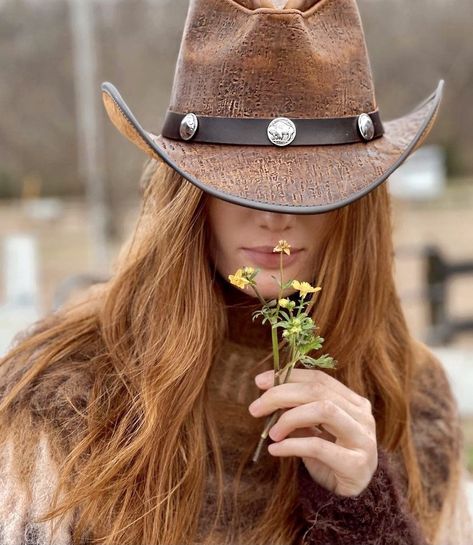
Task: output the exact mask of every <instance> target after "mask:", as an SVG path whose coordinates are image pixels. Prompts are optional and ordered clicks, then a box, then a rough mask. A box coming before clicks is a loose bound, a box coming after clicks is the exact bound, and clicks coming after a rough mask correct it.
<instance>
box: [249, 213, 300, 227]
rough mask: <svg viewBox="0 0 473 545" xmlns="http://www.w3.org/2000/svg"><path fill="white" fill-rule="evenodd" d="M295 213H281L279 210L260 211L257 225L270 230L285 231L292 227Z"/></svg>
mask: <svg viewBox="0 0 473 545" xmlns="http://www.w3.org/2000/svg"><path fill="white" fill-rule="evenodd" d="M294 216H295V214H282V213H279V212H270V211H267V210H264V211H260V212H259V215H258V225H259V227H262V228H263V229H269V230H270V231H285V230H286V229H289V228H291V227H292V225H293V224H294V221H295V217H294Z"/></svg>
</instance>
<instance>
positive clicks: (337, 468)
mask: <svg viewBox="0 0 473 545" xmlns="http://www.w3.org/2000/svg"><path fill="white" fill-rule="evenodd" d="M268 450H269V452H270V454H273V455H277V456H284V457H286V456H299V457H301V458H316V459H317V460H319V461H320V462H322V463H323V464H325V465H326V466H327V467H329V468H330V469H332V470H333V471H334V472H335V473H337V475H350V474H352V473H353V469H354V467H355V466H357V465H358V464H361V463H362V461H364V457H363V455H361V454H360V453H358V452H357V451H354V450H350V449H347V448H345V447H342V446H341V445H337V444H336V443H331V442H330V441H325V439H321V438H320V437H290V438H288V439H284V441H281V442H279V443H272V444H271V445H269V446H268Z"/></svg>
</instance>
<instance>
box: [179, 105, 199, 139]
mask: <svg viewBox="0 0 473 545" xmlns="http://www.w3.org/2000/svg"><path fill="white" fill-rule="evenodd" d="M198 126H199V121H198V120H197V116H196V115H195V114H194V113H192V112H191V113H188V114H186V116H185V117H183V118H182V121H181V125H180V127H179V134H180V135H181V138H182V139H183V140H190V139H191V138H192V137H193V136H194V134H195V133H196V131H197V128H198Z"/></svg>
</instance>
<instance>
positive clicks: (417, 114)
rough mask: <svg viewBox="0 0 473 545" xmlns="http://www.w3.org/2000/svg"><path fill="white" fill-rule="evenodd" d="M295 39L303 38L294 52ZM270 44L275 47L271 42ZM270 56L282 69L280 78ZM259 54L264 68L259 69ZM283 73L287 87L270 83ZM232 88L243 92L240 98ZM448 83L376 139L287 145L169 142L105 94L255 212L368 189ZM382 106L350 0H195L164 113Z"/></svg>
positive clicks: (112, 93) (221, 192)
mask: <svg viewBox="0 0 473 545" xmlns="http://www.w3.org/2000/svg"><path fill="white" fill-rule="evenodd" d="M295 31H297V32H295ZM294 35H296V36H297V39H298V40H299V43H298V46H297V47H296V48H293V49H292V51H289V49H290V47H289V46H290V44H293V43H294ZM299 36H300V37H299ZM257 38H258V39H257ZM275 39H278V40H279V42H278V45H277V47H276V46H274V45H271V46H268V45H267V44H268V43H272V42H271V40H275ZM264 40H266V42H264ZM268 40H269V41H268ZM248 44H251V47H250V46H249V45H248ZM296 45H297V44H296ZM293 47H294V46H293ZM222 48H223V49H222ZM248 48H250V49H248ZM343 48H345V49H344V50H342V51H341V49H343ZM210 49H212V51H210ZM248 51H250V52H251V54H250V53H248ZM245 52H246V57H245V56H244V55H243V53H245ZM211 53H212V54H211ZM272 54H274V55H275V61H274V62H277V66H278V70H277V71H275V72H274V73H273V70H275V69H273V64H274V63H272V61H271V55H272ZM262 56H263V57H264V59H265V62H267V63H269V64H270V66H269V67H267V66H266V65H262V64H261V65H260V64H258V61H259V60H260V59H261V58H263V57H262ZM332 57H333V58H332ZM231 63H233V64H232V65H231V66H230V64H231ZM306 64H309V65H310V64H312V65H313V66H308V67H307V66H306ZM255 66H256V67H258V70H260V73H259V74H258V73H257V72H256V68H255ZM281 67H282V68H281ZM317 70H318V73H317ZM245 71H246V72H245ZM237 73H238V75H235V74H237ZM276 75H278V77H279V78H280V80H281V88H278V87H276V88H275V87H274V79H275V76H276ZM322 76H324V77H325V79H324V80H322V79H321V78H322ZM291 78H293V79H291ZM327 79H328V82H327V81H326V80H327ZM236 80H238V82H237V83H235V81H236ZM242 82H243V83H242ZM269 82H272V83H273V86H272V87H271V85H270V83H269ZM243 84H245V85H246V87H242V85H243ZM232 85H237V86H238V88H239V89H240V88H241V89H243V90H242V91H241V93H240V94H239V95H238V98H235V97H236V95H235V89H234V87H232ZM443 86H444V82H443V80H440V81H439V82H438V84H437V87H436V89H435V90H434V91H433V92H432V93H431V94H430V95H429V96H428V97H427V98H425V99H424V100H422V101H421V102H420V103H419V104H418V105H417V106H416V107H415V108H413V109H412V110H411V111H410V112H408V113H407V114H405V115H403V116H402V117H399V118H396V119H392V120H390V121H384V120H383V122H382V124H383V129H384V132H383V134H382V135H381V136H379V137H376V138H373V139H372V140H369V141H359V142H351V143H346V144H344V143H338V144H323V145H292V144H290V145H285V146H276V145H247V144H225V143H205V142H197V141H192V140H189V141H186V140H182V139H179V138H169V137H167V136H164V135H163V134H162V133H159V131H157V133H156V131H155V132H152V131H149V130H145V129H144V128H143V126H142V125H141V124H140V123H139V122H138V120H137V119H136V117H135V116H134V115H133V113H132V111H131V109H130V108H129V106H128V105H127V104H126V102H125V100H124V99H123V98H122V96H121V95H120V93H119V91H118V90H117V88H116V87H115V86H114V85H112V84H111V83H110V82H104V83H102V86H101V89H102V99H103V102H104V105H105V108H106V111H107V113H108V115H109V117H110V119H111V121H112V122H113V124H114V125H115V126H116V127H117V129H118V130H119V131H120V132H121V133H122V134H123V135H124V136H126V137H127V138H128V139H129V140H130V141H132V142H133V143H134V144H135V145H137V146H138V147H139V148H141V149H142V150H143V151H144V152H145V153H147V154H148V155H149V156H151V157H154V158H156V159H159V160H163V161H165V162H166V163H167V164H168V165H169V166H171V167H172V168H173V169H175V170H176V171H177V172H178V173H179V174H181V175H182V176H183V177H184V178H185V179H187V180H188V181H189V182H191V183H193V184H195V185H196V186H197V187H199V188H200V189H201V190H203V191H205V192H208V193H209V194H211V195H213V196H215V197H218V198H221V199H223V200H226V201H229V202H232V203H234V204H238V205H243V206H248V207H252V208H256V209H260V210H270V211H274V212H285V213H294V214H317V213H322V212H328V211H330V210H333V209H336V208H339V207H342V206H345V205H347V204H349V203H351V202H354V201H356V200H357V199H359V198H361V197H363V196H364V195H366V194H367V193H368V192H370V191H371V190H373V189H374V188H375V187H377V186H378V185H379V184H380V183H382V182H383V181H385V180H386V179H387V178H388V176H389V175H390V174H391V173H392V172H393V171H394V170H396V169H397V168H398V167H399V166H400V165H401V164H402V163H403V162H404V161H405V160H406V158H407V157H408V156H409V155H410V154H412V153H413V152H414V151H415V150H416V149H417V148H418V147H419V146H420V145H421V144H422V143H423V142H424V140H425V139H426V137H427V136H428V134H429V132H430V131H431V129H432V126H433V123H434V121H435V119H436V116H437V114H438V110H439V105H440V102H441V98H442V94H443ZM245 89H246V90H245ZM255 90H258V92H259V95H258V97H257V99H255V96H254V94H255ZM291 94H292V96H291ZM232 101H233V103H232V105H231V106H229V104H230V103H231V102H232ZM376 109H377V106H376V99H375V97H374V88H373V84H372V74H371V69H370V64H369V60H368V56H367V52H366V44H365V40H364V34H363V30H362V27H361V22H360V20H359V13H358V10H357V6H356V2H355V0H318V1H317V2H316V3H315V4H314V6H312V7H311V8H310V9H309V10H306V11H305V12H301V11H299V10H294V9H287V10H276V9H269V8H260V9H258V10H249V9H247V8H244V7H242V6H241V5H240V4H238V3H237V2H236V1H235V0H190V8H189V13H188V17H187V20H186V25H185V29H184V34H183V40H182V43H181V48H180V53H179V58H178V62H177V67H176V72H175V79H174V83H173V91H172V97H171V104H170V108H169V110H168V111H171V112H180V113H182V114H185V113H188V112H193V113H195V114H196V115H197V116H199V115H202V116H214V117H226V118H233V117H243V118H248V117H253V118H264V119H267V118H271V117H275V116H276V115H278V116H285V117H287V118H290V119H292V120H293V121H294V122H296V123H297V119H299V118H310V119H314V118H317V119H318V118H321V117H327V118H337V119H340V118H343V117H348V116H354V115H359V114H361V113H362V112H373V111H375V110H376ZM321 114H324V115H321Z"/></svg>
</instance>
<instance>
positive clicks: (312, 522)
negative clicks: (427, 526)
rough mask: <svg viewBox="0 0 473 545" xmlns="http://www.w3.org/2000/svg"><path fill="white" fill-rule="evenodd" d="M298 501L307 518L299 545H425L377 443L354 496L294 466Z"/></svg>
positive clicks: (390, 468)
mask: <svg viewBox="0 0 473 545" xmlns="http://www.w3.org/2000/svg"><path fill="white" fill-rule="evenodd" d="M298 487H299V504H300V508H301V514H302V516H303V518H304V519H305V521H306V522H307V525H306V529H305V532H304V533H303V535H302V541H301V545H348V544H358V543H363V544H364V545H371V544H373V545H374V544H380V543H383V545H426V544H427V541H426V540H425V537H424V536H423V534H422V531H421V528H420V525H419V524H418V522H417V521H416V520H415V518H414V517H413V515H412V514H411V513H410V512H409V509H408V507H407V502H406V500H405V498H404V497H403V496H402V494H401V492H400V488H399V485H398V481H397V478H396V475H395V473H394V471H393V467H392V466H391V464H390V457H389V453H388V452H387V451H386V450H384V449H383V448H382V447H380V446H378V466H377V468H376V471H375V472H374V474H373V476H372V478H371V481H370V483H369V484H368V486H367V487H366V488H365V489H364V490H363V491H362V492H361V493H360V494H359V495H358V496H340V495H338V494H336V493H334V492H331V491H329V490H327V489H326V488H324V487H323V486H321V485H319V484H318V483H317V482H316V481H314V480H313V479H312V477H311V476H310V473H309V472H308V471H307V469H306V467H305V465H304V463H303V462H302V460H301V462H300V464H299V466H298Z"/></svg>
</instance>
